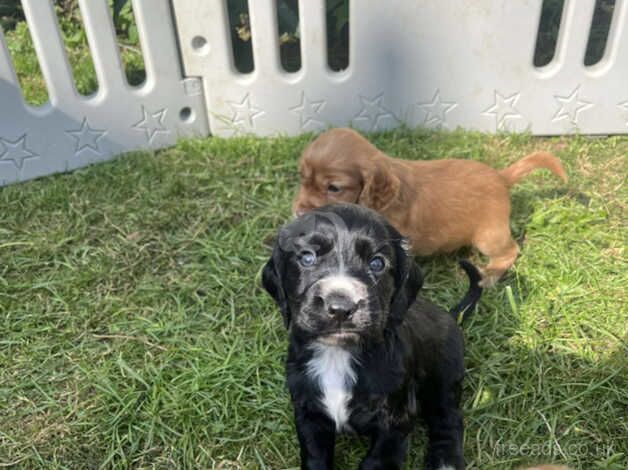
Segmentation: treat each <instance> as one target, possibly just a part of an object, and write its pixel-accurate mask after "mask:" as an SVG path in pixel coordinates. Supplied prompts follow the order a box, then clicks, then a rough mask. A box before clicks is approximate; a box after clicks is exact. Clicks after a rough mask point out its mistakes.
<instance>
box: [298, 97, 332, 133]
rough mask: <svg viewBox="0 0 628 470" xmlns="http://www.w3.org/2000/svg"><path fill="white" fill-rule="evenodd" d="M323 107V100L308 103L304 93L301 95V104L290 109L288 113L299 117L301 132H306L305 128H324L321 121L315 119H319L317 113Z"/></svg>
mask: <svg viewBox="0 0 628 470" xmlns="http://www.w3.org/2000/svg"><path fill="white" fill-rule="evenodd" d="M324 106H325V100H320V101H310V100H309V99H308V98H307V96H305V92H302V93H301V103H300V104H298V105H297V106H294V107H292V108H290V112H292V113H294V114H298V115H299V125H300V126H301V129H302V130H306V129H305V128H306V127H307V126H310V127H314V128H322V127H324V126H325V124H324V123H323V121H320V120H318V119H315V118H316V117H320V116H319V113H320V112H321V110H322V109H323V107H324Z"/></svg>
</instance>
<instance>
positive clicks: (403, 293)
mask: <svg viewBox="0 0 628 470" xmlns="http://www.w3.org/2000/svg"><path fill="white" fill-rule="evenodd" d="M393 246H394V248H395V258H396V260H397V266H396V270H395V293H394V295H393V298H392V301H391V305H390V315H391V319H392V320H393V322H394V323H395V324H399V323H401V321H402V320H403V317H404V315H405V313H406V311H407V310H408V308H409V307H410V305H412V303H413V302H414V301H415V299H416V296H417V293H418V292H419V290H420V289H421V287H423V274H422V273H421V270H420V269H419V266H418V265H417V264H416V263H415V262H414V259H413V257H412V255H411V254H410V253H409V251H408V247H409V244H408V241H407V240H406V239H404V238H400V239H398V240H395V241H394V242H393Z"/></svg>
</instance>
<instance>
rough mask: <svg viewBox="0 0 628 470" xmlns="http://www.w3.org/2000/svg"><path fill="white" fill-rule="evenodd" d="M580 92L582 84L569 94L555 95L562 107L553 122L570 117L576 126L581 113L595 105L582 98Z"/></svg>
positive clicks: (570, 120)
mask: <svg viewBox="0 0 628 470" xmlns="http://www.w3.org/2000/svg"><path fill="white" fill-rule="evenodd" d="M579 94H580V85H578V86H577V87H576V88H575V89H574V91H572V92H571V93H570V94H569V95H568V96H558V95H554V99H555V100H556V101H558V102H559V103H560V108H559V109H558V111H557V112H556V114H555V115H554V117H553V118H552V121H553V122H556V121H560V120H562V119H568V120H569V122H570V123H571V124H573V125H574V126H575V125H576V124H578V117H579V116H580V113H581V112H582V111H584V110H585V109H589V108H590V107H592V106H593V103H589V102H588V101H585V100H581V99H580V98H579Z"/></svg>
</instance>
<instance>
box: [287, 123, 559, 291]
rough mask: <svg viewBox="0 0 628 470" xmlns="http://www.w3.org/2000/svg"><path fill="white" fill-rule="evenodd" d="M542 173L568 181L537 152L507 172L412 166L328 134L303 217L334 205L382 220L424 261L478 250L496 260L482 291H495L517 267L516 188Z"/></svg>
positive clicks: (313, 167)
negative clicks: (364, 210) (360, 208)
mask: <svg viewBox="0 0 628 470" xmlns="http://www.w3.org/2000/svg"><path fill="white" fill-rule="evenodd" d="M535 168H547V169H548V170H550V171H551V172H552V173H554V174H555V175H556V176H558V177H560V178H561V179H562V180H563V181H566V180H567V175H566V174H565V171H564V170H563V167H562V165H561V163H560V160H558V158H556V157H554V156H553V155H550V154H549V153H546V152H535V153H532V154H530V155H528V156H526V157H524V158H522V159H521V160H519V161H517V162H515V163H513V164H512V165H510V166H509V167H508V168H504V169H503V170H495V169H493V168H491V167H490V166H488V165H485V164H483V163H480V162H475V161H469V160H435V161H408V160H400V159H396V158H391V157H389V156H387V155H385V154H384V153H382V152H380V151H379V150H377V148H375V146H373V145H372V144H371V143H369V141H367V140H366V139H365V138H364V137H362V136H361V135H360V134H358V133H357V132H355V131H354V130H351V129H331V130H328V131H326V132H324V133H322V134H321V135H320V136H319V137H318V138H316V139H315V140H314V141H313V142H312V143H311V144H310V145H309V146H308V147H307V148H306V149H305V150H304V152H303V154H302V156H301V160H300V163H299V174H300V177H301V186H300V188H299V192H298V194H297V195H296V197H295V199H294V203H293V211H294V213H295V214H297V215H298V214H302V213H303V212H306V211H308V210H310V209H314V208H316V207H320V206H322V205H325V204H328V203H333V202H353V203H357V204H361V205H364V206H366V207H369V208H371V209H374V210H376V211H378V212H380V213H381V214H382V215H383V216H384V217H386V218H387V219H388V220H389V221H390V222H391V223H392V224H393V225H394V226H395V228H397V230H399V231H400V232H401V233H402V234H403V235H405V236H407V237H408V238H409V239H410V243H411V245H412V249H413V251H414V252H415V253H416V254H418V255H431V254H433V253H437V252H450V251H453V250H455V249H457V248H460V247H463V246H469V245H471V246H474V247H475V248H477V249H478V250H479V251H480V252H481V253H482V254H484V255H486V256H487V257H488V258H489V263H488V265H487V266H486V267H485V268H484V270H483V279H482V285H484V286H490V285H493V284H494V283H495V282H496V281H497V280H498V279H499V278H500V277H501V276H502V275H503V274H504V272H505V271H506V270H507V269H508V268H510V266H512V264H513V263H514V261H515V259H516V257H517V253H518V251H519V248H518V246H517V243H515V241H514V240H513V239H512V237H511V235H510V226H509V218H510V198H509V192H508V191H509V188H510V187H511V186H513V185H514V184H515V183H517V182H518V181H519V180H520V179H521V178H523V177H524V176H526V175H527V174H528V173H529V172H531V171H532V170H534V169H535Z"/></svg>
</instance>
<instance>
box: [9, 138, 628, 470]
mask: <svg viewBox="0 0 628 470" xmlns="http://www.w3.org/2000/svg"><path fill="white" fill-rule="evenodd" d="M371 138H372V140H373V142H375V143H376V145H378V146H379V147H380V148H381V149H382V150H384V151H386V152H388V153H389V154H392V155H396V156H401V157H404V158H412V159H417V158H426V159H433V158H439V157H444V156H458V157H461V158H468V159H477V160H482V161H485V162H487V163H490V164H492V165H495V166H497V167H503V166H505V165H506V164H508V163H509V162H512V161H514V160H516V159H517V158H519V157H521V156H523V155H524V154H525V153H527V152H529V151H531V150H533V149H550V150H552V151H554V152H555V153H556V154H557V155H559V156H560V157H561V158H562V160H563V162H564V163H565V166H566V168H567V172H568V174H569V176H570V178H571V180H570V182H569V184H568V185H567V186H564V185H561V184H560V183H559V182H558V180H556V179H554V178H553V177H552V176H550V175H549V174H548V173H545V172H542V171H539V172H537V173H535V174H534V175H533V176H530V177H528V178H527V179H526V180H524V182H523V183H522V184H520V185H518V186H517V187H515V189H514V191H513V195H512V201H513V216H512V226H513V231H514V233H515V236H516V238H517V239H519V240H520V241H521V242H522V254H521V256H520V258H519V260H518V262H517V263H516V265H515V269H513V270H512V272H511V273H510V274H509V275H508V277H507V278H506V279H505V280H504V281H502V282H501V283H500V284H498V285H497V287H495V288H493V289H490V290H488V291H486V293H485V295H484V297H483V298H482V301H481V303H480V307H479V309H478V311H477V312H476V314H475V315H474V316H473V317H472V320H471V321H470V322H469V323H468V324H466V325H465V326H464V332H465V337H466V342H467V351H466V363H467V368H468V375H467V380H466V383H465V387H464V395H463V401H464V412H465V422H466V436H465V454H466V457H467V461H468V466H469V468H471V469H473V468H475V469H482V470H484V469H508V468H512V467H513V466H514V467H516V466H518V465H520V464H524V463H528V462H539V461H554V462H566V463H569V464H570V465H572V466H573V468H582V469H592V468H608V469H625V468H627V467H628V424H627V421H626V418H627V414H628V365H627V359H626V358H627V352H628V348H627V345H626V339H627V319H626V318H627V316H626V313H627V312H626V295H625V293H624V292H625V290H626V286H627V285H628V282H627V281H628V279H627V270H626V262H625V245H626V231H625V228H624V227H622V224H623V223H625V215H624V213H623V210H624V209H625V203H626V201H627V200H628V197H627V196H628V194H627V191H626V187H625V184H624V182H625V180H626V176H627V175H626V173H627V170H626V169H627V167H628V165H627V162H626V156H627V155H628V138H617V137H611V138H604V139H587V138H582V137H572V138H560V139H539V138H532V137H529V136H513V135H501V136H488V135H483V134H477V133H462V132H452V133H423V132H410V131H404V130H401V131H395V132H391V133H384V134H378V135H372V136H371ZM309 139H310V137H309V136H305V137H300V138H278V139H254V138H237V139H231V140H222V139H216V138H209V139H206V140H197V141H184V142H180V143H179V144H178V145H177V146H176V147H174V148H172V149H168V150H164V151H161V152H158V153H156V154H148V153H138V154H133V155H129V156H126V157H124V158H121V159H119V160H116V161H114V162H111V163H106V164H102V165H98V166H94V167H90V168H87V169H84V170H81V171H77V172H75V173H73V174H69V175H58V176H52V177H48V178H43V179H40V180H37V181H32V182H28V183H25V184H20V185H14V186H9V187H5V188H2V189H0V207H2V212H1V213H0V214H1V219H0V467H11V466H15V467H17V468H27V469H31V468H46V469H50V468H68V469H76V468H99V467H104V468H112V467H113V468H129V467H132V468H147V469H148V468H216V469H239V468H247V469H248V468H266V469H284V468H294V467H296V466H297V465H298V451H297V444H296V436H295V432H294V426H293V422H292V417H291V408H290V403H289V397H288V394H287V393H286V391H285V389H284V385H283V381H284V376H283V358H284V356H285V348H286V344H287V341H286V333H285V332H284V330H283V327H282V322H281V319H280V316H279V314H278V312H277V311H276V310H275V307H274V305H273V304H272V302H271V300H270V298H269V297H268V296H267V295H266V294H265V292H263V291H262V289H261V288H260V287H259V274H260V268H261V266H262V264H263V263H264V261H265V259H266V257H267V256H268V254H269V250H268V247H267V246H266V244H265V240H267V239H268V237H269V236H271V235H272V234H273V233H274V232H275V230H276V228H277V227H278V226H279V225H280V224H281V223H283V222H284V221H286V220H287V219H288V218H289V213H290V201H291V198H292V195H293V193H294V190H295V187H296V184H297V172H296V159H297V157H298V154H299V153H300V151H301V149H302V148H303V146H304V145H305V144H306V143H307V142H308V141H309ZM458 255H459V254H458ZM475 259H476V261H477V260H478V259H477V258H475ZM420 263H421V265H422V266H423V268H424V270H425V271H426V273H427V279H426V286H425V288H424V289H423V293H422V295H424V296H426V297H428V298H430V299H432V300H434V301H436V302H437V303H439V304H441V305H443V306H445V307H449V306H452V305H453V304H454V303H455V302H456V301H457V300H458V299H459V298H460V296H461V295H462V293H463V292H464V291H465V289H466V282H465V279H464V276H463V275H462V274H461V272H460V270H459V269H458V268H457V267H456V255H452V256H443V257H438V258H432V259H424V260H420ZM423 447H424V438H423V434H422V431H421V427H420V426H419V428H418V430H417V432H416V433H415V435H414V436H413V440H412V445H411V448H412V451H411V456H410V459H409V465H408V468H413V469H414V468H419V462H421V456H422V452H423ZM364 449H365V442H364V441H362V440H360V439H358V438H356V437H342V438H341V439H340V440H339V444H338V446H337V455H338V459H337V460H338V468H339V469H345V468H354V467H355V464H356V462H357V460H358V458H359V456H360V455H362V454H363V453H364Z"/></svg>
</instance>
